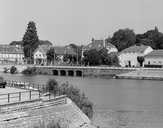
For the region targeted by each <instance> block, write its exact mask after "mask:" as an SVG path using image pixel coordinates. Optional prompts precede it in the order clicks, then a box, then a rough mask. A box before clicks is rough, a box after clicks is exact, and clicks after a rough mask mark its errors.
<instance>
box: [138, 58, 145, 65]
mask: <svg viewBox="0 0 163 128" xmlns="http://www.w3.org/2000/svg"><path fill="white" fill-rule="evenodd" d="M137 61H138V62H139V64H140V67H142V66H143V62H144V56H138V57H137Z"/></svg>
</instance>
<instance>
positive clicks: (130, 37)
mask: <svg viewBox="0 0 163 128" xmlns="http://www.w3.org/2000/svg"><path fill="white" fill-rule="evenodd" d="M106 41H107V39H106ZM135 42H136V35H135V33H134V31H133V30H131V29H128V28H127V29H120V30H118V31H116V32H115V33H114V34H113V37H112V39H111V43H112V44H113V45H115V46H116V47H117V49H118V50H119V51H122V50H123V49H125V48H128V47H130V46H132V45H134V44H135Z"/></svg>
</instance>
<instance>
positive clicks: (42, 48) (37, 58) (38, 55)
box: [33, 45, 52, 64]
mask: <svg viewBox="0 0 163 128" xmlns="http://www.w3.org/2000/svg"><path fill="white" fill-rule="evenodd" d="M51 47H52V46H50V45H39V46H38V48H37V49H36V50H35V51H34V53H33V56H34V64H46V63H47V55H46V53H47V51H48V50H49V49H50V48H51Z"/></svg>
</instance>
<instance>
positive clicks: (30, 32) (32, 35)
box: [23, 21, 39, 59]
mask: <svg viewBox="0 0 163 128" xmlns="http://www.w3.org/2000/svg"><path fill="white" fill-rule="evenodd" d="M38 45H39V39H38V36H37V30H36V25H35V23H34V22H33V21H30V22H29V23H28V27H27V30H26V32H25V34H24V37H23V47H24V55H25V58H30V59H32V57H33V52H34V50H35V49H36V48H37V47H38Z"/></svg>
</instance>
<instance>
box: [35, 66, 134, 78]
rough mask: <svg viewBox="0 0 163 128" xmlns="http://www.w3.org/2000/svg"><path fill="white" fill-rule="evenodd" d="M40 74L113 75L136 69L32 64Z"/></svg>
mask: <svg viewBox="0 0 163 128" xmlns="http://www.w3.org/2000/svg"><path fill="white" fill-rule="evenodd" d="M34 67H36V69H37V70H38V72H41V74H49V75H55V76H76V77H83V76H115V75H117V74H121V73H126V72H130V71H133V70H136V69H135V68H121V67H85V66H34Z"/></svg>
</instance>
